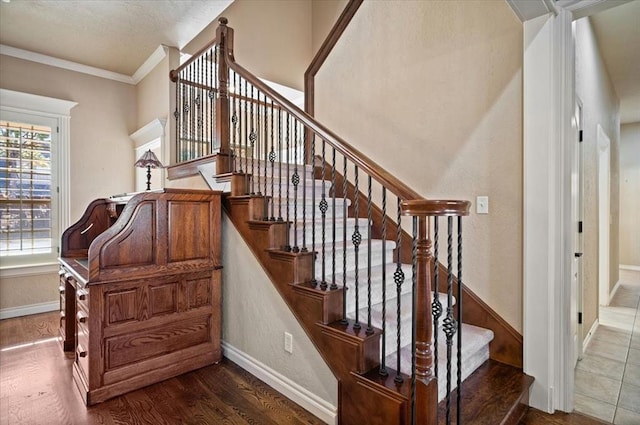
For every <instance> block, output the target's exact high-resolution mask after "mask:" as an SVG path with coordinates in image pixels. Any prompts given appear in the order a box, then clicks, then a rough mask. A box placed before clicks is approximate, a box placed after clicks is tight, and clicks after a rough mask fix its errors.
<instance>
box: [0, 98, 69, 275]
mask: <svg viewBox="0 0 640 425" xmlns="http://www.w3.org/2000/svg"><path fill="white" fill-rule="evenodd" d="M76 105H77V103H76V102H71V101H68V100H62V99H55V98H51V97H45V96H38V95H34V94H29V93H22V92H16V91H12V90H6V89H0V119H2V120H3V121H5V120H7V121H18V122H24V123H30V124H31V123H32V124H41V125H47V126H49V127H51V130H52V160H51V164H52V176H51V216H52V223H51V227H52V233H51V237H52V239H53V240H52V252H51V253H50V254H27V255H16V256H3V257H2V258H1V259H0V261H1V262H0V277H13V276H28V275H31V274H33V272H34V270H39V271H40V272H48V271H55V270H56V269H57V257H58V256H59V246H60V236H61V235H62V232H63V231H64V229H66V228H67V227H68V226H69V214H70V213H69V211H70V201H69V200H70V197H69V190H70V166H69V164H70V153H71V152H70V145H71V115H70V114H71V109H72V108H73V107H74V106H76Z"/></svg>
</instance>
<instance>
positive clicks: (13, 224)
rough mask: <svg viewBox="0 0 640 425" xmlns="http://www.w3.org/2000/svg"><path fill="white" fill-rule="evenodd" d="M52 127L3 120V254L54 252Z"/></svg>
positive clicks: (0, 244) (0, 222) (0, 179)
mask: <svg viewBox="0 0 640 425" xmlns="http://www.w3.org/2000/svg"><path fill="white" fill-rule="evenodd" d="M51 225H52V223H51V128H50V127H46V126H36V125H31V124H26V123H16V122H7V121H3V122H0V256H9V255H25V254H43V253H50V252H52V232H51Z"/></svg>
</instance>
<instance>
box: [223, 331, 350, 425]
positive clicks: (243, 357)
mask: <svg viewBox="0 0 640 425" xmlns="http://www.w3.org/2000/svg"><path fill="white" fill-rule="evenodd" d="M222 349H223V353H224V356H225V357H226V358H228V359H229V360H231V361H232V362H234V363H236V364H237V365H238V366H240V367H241V368H243V369H244V370H246V371H247V372H249V373H251V374H252V375H253V376H255V377H256V378H258V379H260V380H261V381H263V382H265V383H266V384H267V385H269V386H270V387H272V388H274V389H275V390H276V391H279V392H281V393H282V394H283V395H284V396H286V397H287V398H289V399H290V400H292V401H293V402H294V403H296V404H298V405H299V406H301V407H303V408H304V409H306V410H308V411H309V412H311V413H312V414H314V415H315V416H317V417H318V418H320V419H321V420H323V421H324V422H325V423H327V424H331V425H333V424H337V423H338V422H337V420H338V409H337V408H336V406H333V405H332V404H331V403H329V402H327V401H326V400H323V399H322V398H320V397H318V396H317V395H315V394H313V393H311V392H310V391H309V390H307V389H305V388H303V387H301V386H300V385H298V384H296V383H295V382H293V381H292V380H290V379H289V378H287V377H286V376H284V375H282V374H281V373H279V372H277V371H275V370H273V369H271V368H270V367H269V366H267V365H265V364H264V363H262V362H260V361H259V360H256V359H254V358H253V357H251V356H250V355H248V354H246V353H244V352H242V351H240V350H238V349H237V348H236V347H234V346H233V345H230V344H228V343H227V342H226V341H222Z"/></svg>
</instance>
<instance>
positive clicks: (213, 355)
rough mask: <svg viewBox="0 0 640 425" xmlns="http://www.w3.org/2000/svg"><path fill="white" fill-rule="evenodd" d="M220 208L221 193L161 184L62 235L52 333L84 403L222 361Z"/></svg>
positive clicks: (108, 202)
mask: <svg viewBox="0 0 640 425" xmlns="http://www.w3.org/2000/svg"><path fill="white" fill-rule="evenodd" d="M220 214H221V204H220V193H219V192H211V191H186V190H174V189H165V190H163V191H155V192H144V193H139V194H136V195H134V196H132V197H130V198H117V199H102V200H97V201H94V202H92V203H91V204H90V205H89V207H88V208H87V211H86V212H85V214H84V215H83V217H82V218H81V219H80V220H79V221H78V222H77V223H76V224H74V225H73V226H71V227H70V228H69V229H67V230H66V231H65V232H64V234H63V236H62V257H61V258H60V265H61V271H60V276H61V278H60V279H61V286H62V282H63V281H64V284H65V290H64V301H63V295H62V294H61V314H62V313H64V317H63V319H64V320H62V319H61V328H60V334H61V336H62V341H63V347H64V349H70V350H75V362H74V367H73V378H74V381H75V383H76V385H77V387H78V389H79V390H80V392H81V394H82V395H83V398H84V400H85V402H86V404H87V405H90V404H94V403H98V402H101V401H104V400H106V399H109V398H111V397H114V396H117V395H119V394H123V393H125V392H128V391H131V390H134V389H137V388H140V387H143V386H146V385H149V384H152V383H155V382H158V381H161V380H164V379H167V378H170V377H173V376H176V375H179V374H181V373H185V372H188V371H190V370H193V369H197V368H200V367H203V366H206V365H209V364H212V363H217V362H219V361H220V359H221V357H222V351H221V347H220V329H221V328H220V321H221V305H220V302H221V300H220V292H221V256H220ZM82 245H85V246H86V247H85V248H84V249H83V248H82ZM67 285H68V286H67ZM62 309H63V310H64V311H62ZM63 322H64V323H63ZM69 323H71V325H72V327H73V337H71V336H70V335H69V334H70V330H69ZM63 328H64V329H63Z"/></svg>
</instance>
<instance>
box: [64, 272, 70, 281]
mask: <svg viewBox="0 0 640 425" xmlns="http://www.w3.org/2000/svg"><path fill="white" fill-rule="evenodd" d="M71 277H72V276H71V273H65V274H64V280H71Z"/></svg>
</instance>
